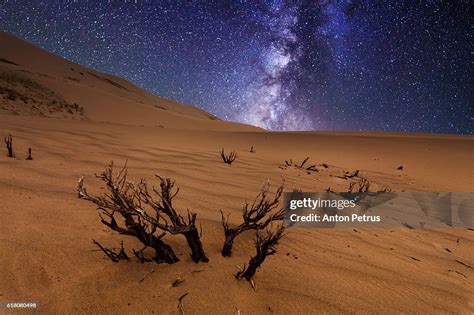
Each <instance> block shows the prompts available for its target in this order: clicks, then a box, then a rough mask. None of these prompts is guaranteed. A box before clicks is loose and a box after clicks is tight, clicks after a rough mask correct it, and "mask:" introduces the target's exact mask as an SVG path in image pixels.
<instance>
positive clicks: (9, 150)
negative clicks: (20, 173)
mask: <svg viewBox="0 0 474 315" xmlns="http://www.w3.org/2000/svg"><path fill="white" fill-rule="evenodd" d="M3 140H4V141H5V145H6V146H7V157H9V158H14V157H15V152H13V137H12V136H11V135H8V136H6V137H4V138H3Z"/></svg>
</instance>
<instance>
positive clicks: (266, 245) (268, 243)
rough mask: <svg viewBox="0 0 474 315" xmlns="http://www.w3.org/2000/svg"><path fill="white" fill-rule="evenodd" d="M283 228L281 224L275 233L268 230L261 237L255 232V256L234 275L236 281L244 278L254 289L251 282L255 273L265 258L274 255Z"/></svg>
mask: <svg viewBox="0 0 474 315" xmlns="http://www.w3.org/2000/svg"><path fill="white" fill-rule="evenodd" d="M284 231H285V227H284V225H283V224H281V225H279V226H278V227H277V229H276V230H275V231H272V230H270V229H268V230H266V231H265V235H263V236H262V235H261V234H260V233H259V231H257V235H256V240H255V248H256V255H255V256H253V257H252V258H250V261H249V263H248V264H247V265H244V267H243V268H242V269H241V270H239V272H238V273H237V274H236V275H235V277H236V278H237V279H242V278H245V279H246V280H247V281H249V282H250V283H251V284H252V286H253V287H254V289H256V286H255V282H254V281H253V276H254V275H255V273H256V272H257V269H258V268H259V267H260V266H261V265H262V263H263V262H264V261H265V259H266V258H267V256H271V255H273V254H275V253H276V246H277V244H278V241H279V240H280V239H281V238H282V237H283V235H284Z"/></svg>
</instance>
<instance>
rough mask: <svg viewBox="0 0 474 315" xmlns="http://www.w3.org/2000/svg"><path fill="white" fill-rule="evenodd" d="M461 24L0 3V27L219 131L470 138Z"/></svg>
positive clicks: (396, 11) (399, 5)
mask: <svg viewBox="0 0 474 315" xmlns="http://www.w3.org/2000/svg"><path fill="white" fill-rule="evenodd" d="M469 12H470V8H469V4H468V2H467V1H453V2H449V1H442V2H441V1H423V2H418V1H358V0H357V1H349V0H345V1H330V0H324V1H224V0H215V1H146V2H145V1H136V3H135V2H132V3H130V2H120V1H110V2H105V1H103V2H99V1H93V2H85V1H77V2H72V1H45V2H40V1H16V0H15V1H3V2H0V27H1V30H3V31H7V32H10V33H12V34H14V35H16V36H18V37H20V38H23V39H26V40H28V41H31V42H33V43H35V44H37V45H39V46H41V47H43V48H45V49H47V50H50V51H52V52H54V53H56V54H58V55H61V56H63V57H65V58H67V59H70V60H72V61H75V62H78V63H80V64H82V65H85V66H88V67H92V68H95V69H97V70H99V71H104V72H109V73H112V74H115V75H118V76H121V77H124V78H126V79H128V80H130V81H132V82H134V83H135V84H137V85H139V86H141V87H143V88H145V89H147V90H149V91H151V92H153V93H155V94H158V95H160V96H163V97H167V98H172V99H176V100H178V101H180V102H184V103H190V104H193V105H195V106H199V107H201V108H203V109H206V110H208V111H210V112H212V113H214V114H216V115H217V116H219V117H221V118H223V119H227V120H233V121H240V122H245V123H249V124H253V125H257V126H261V127H264V128H267V129H272V130H381V131H414V132H433V133H462V134H472V133H473V116H474V115H473V109H472V108H473V106H472V105H473V98H474V96H473V93H472V91H471V89H472V87H473V86H474V84H473V83H474V82H473V80H472V70H473V69H472V65H473V60H472V51H474V49H473V45H472V43H473V29H472V24H473V22H474V21H473V19H472V17H471V16H470V15H469ZM0 56H1V52H0Z"/></svg>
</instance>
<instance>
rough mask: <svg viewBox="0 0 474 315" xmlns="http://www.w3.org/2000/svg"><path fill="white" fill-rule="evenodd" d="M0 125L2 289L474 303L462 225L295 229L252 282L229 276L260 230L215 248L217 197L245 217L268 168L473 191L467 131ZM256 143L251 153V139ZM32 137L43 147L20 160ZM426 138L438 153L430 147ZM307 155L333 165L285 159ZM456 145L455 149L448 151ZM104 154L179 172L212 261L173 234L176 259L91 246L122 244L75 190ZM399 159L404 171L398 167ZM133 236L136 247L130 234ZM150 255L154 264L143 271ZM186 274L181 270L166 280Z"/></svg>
mask: <svg viewBox="0 0 474 315" xmlns="http://www.w3.org/2000/svg"><path fill="white" fill-rule="evenodd" d="M0 126H1V127H0V133H2V134H6V133H7V132H11V133H13V134H14V136H15V141H16V142H15V145H16V148H17V151H18V158H19V159H18V160H13V159H8V158H6V157H4V152H3V151H2V157H0V173H1V174H2V177H1V179H0V195H1V196H0V200H2V207H1V208H0V212H1V216H2V218H3V219H2V222H4V223H3V224H2V229H1V232H0V247H1V251H2V252H3V253H7V255H6V256H4V257H7V259H2V260H1V269H2V271H3V272H2V278H3V279H2V281H0V283H1V285H0V294H2V300H5V299H6V300H9V299H18V298H20V299H27V300H29V299H32V300H37V301H40V302H41V304H42V310H43V311H45V312H48V313H49V312H55V313H64V312H66V313H67V312H74V311H81V312H88V313H90V312H100V311H101V312H129V311H134V312H145V311H147V310H154V311H155V313H167V312H174V311H175V310H176V306H177V299H178V297H179V296H181V295H182V294H184V293H186V292H189V295H188V296H187V297H186V298H185V299H184V305H185V309H186V311H187V312H189V313H194V312H201V313H204V312H206V310H209V309H211V310H213V312H215V313H233V312H234V313H235V312H237V310H238V309H240V310H241V313H251V312H252V313H254V312H258V313H265V312H269V310H268V308H269V307H270V308H271V310H272V311H275V312H277V313H285V312H289V311H292V312H304V313H308V312H315V311H329V312H339V311H349V312H351V311H381V310H385V311H389V310H391V311H394V310H395V311H404V312H414V311H419V312H437V311H438V312H445V311H452V312H469V311H473V310H474V309H473V307H474V306H473V304H472V302H473V301H472V297H473V293H474V287H473V282H472V279H473V277H474V273H473V271H472V266H474V255H473V254H472V253H473V249H474V236H473V232H472V231H469V230H465V229H443V230H437V231H428V230H409V229H403V228H402V227H400V228H399V229H394V230H360V231H358V232H354V231H353V230H351V229H349V230H344V229H342V230H341V229H336V230H316V229H298V230H296V229H295V230H290V232H289V233H288V235H287V237H286V238H285V239H284V240H283V241H282V243H281V247H280V249H279V252H278V253H277V255H275V256H274V257H271V258H269V259H268V261H267V262H266V263H265V266H264V268H262V269H261V270H260V271H259V272H258V274H257V277H256V280H257V283H258V286H259V290H258V292H257V293H254V292H253V291H252V290H251V288H250V286H249V285H248V283H246V282H245V281H242V282H239V281H236V280H235V279H234V278H233V276H232V273H233V272H235V271H236V269H237V267H236V265H238V264H242V263H244V262H245V261H246V260H247V258H248V257H249V255H251V254H252V251H253V248H252V241H251V238H252V233H248V234H246V235H245V237H244V238H242V239H239V240H238V241H237V242H236V247H235V255H234V257H232V258H230V259H224V258H222V257H221V256H220V254H219V250H220V246H221V244H222V238H223V235H222V233H223V232H222V228H221V226H220V222H219V220H220V214H219V210H220V209H224V210H225V211H229V212H232V213H233V215H232V216H231V221H232V222H237V219H238V213H239V209H240V207H241V205H242V203H243V202H244V201H245V200H249V199H251V198H253V197H254V195H255V194H256V192H257V190H258V188H259V187H260V185H261V184H262V183H263V182H264V181H265V180H267V179H270V181H271V182H272V183H274V184H275V185H276V184H278V183H279V182H280V180H281V178H282V177H283V178H285V179H286V185H287V187H288V189H291V188H293V187H298V188H301V189H303V190H309V191H317V190H321V189H325V188H327V187H328V186H331V187H332V188H333V189H335V190H338V189H339V190H343V189H345V188H347V184H348V183H347V182H345V181H343V180H339V179H335V178H334V177H331V176H330V175H336V174H341V173H342V171H343V170H352V169H354V168H355V167H357V168H359V169H361V170H362V172H363V173H364V175H365V176H367V177H368V178H369V179H370V180H372V181H373V182H375V183H376V184H379V185H388V186H390V187H392V188H393V189H394V190H397V191H400V190H408V191H414V190H426V191H432V190H435V191H436V190H454V191H468V190H469V189H470V188H471V187H472V166H469V158H470V155H469V154H470V153H469V152H472V139H470V138H465V137H464V138H463V137H452V138H449V137H447V138H436V137H428V138H424V137H421V136H419V137H413V138H408V139H404V138H403V137H391V136H387V137H383V136H381V135H375V136H371V135H365V136H364V137H359V136H349V135H342V136H337V135H336V136H334V135H325V134H322V135H319V134H273V133H266V132H264V133H260V134H259V133H239V132H208V131H193V132H190V131H183V130H172V129H167V128H150V127H128V128H124V127H123V126H119V125H114V124H105V123H93V122H85V121H68V123H67V124H66V123H65V121H64V120H53V119H44V118H25V117H16V116H9V115H1V116H0ZM339 142H344V143H348V146H349V148H347V149H346V150H348V151H346V153H345V154H341V153H340V152H338V150H337V149H336V147H335V145H332V144H333V143H339ZM224 145H225V147H226V148H229V149H230V148H233V149H236V150H237V153H238V154H239V158H238V161H237V162H236V163H235V164H234V165H233V166H231V167H229V166H227V165H225V164H224V163H222V162H221V161H220V158H219V156H218V150H219V149H220V147H221V146H224ZM251 145H254V146H255V148H256V150H257V153H256V154H250V153H249V152H248V149H249V147H250V146H251ZM29 146H31V147H33V149H34V151H33V153H34V157H35V160H33V161H24V160H23V157H24V152H25V150H26V148H27V147H29ZM351 146H354V147H356V148H357V150H349V149H350V148H351ZM324 147H326V149H325V150H323V149H322V148H324ZM394 152H403V154H398V155H394V154H395V153H394ZM427 152H431V153H432V154H433V156H434V157H436V158H433V159H429V160H426V159H424V156H425V155H426V153H427ZM305 155H309V156H310V157H312V160H314V161H315V162H325V163H327V164H329V165H330V167H329V169H327V170H324V171H321V172H320V173H317V174H312V175H308V174H306V173H304V172H297V171H295V170H291V171H290V170H283V169H280V168H279V166H281V165H282V164H283V161H284V160H285V159H288V158H290V157H291V158H293V159H295V160H301V159H302V158H304V157H305ZM446 155H448V156H446ZM443 156H445V158H443ZM453 156H457V157H456V159H455V160H456V163H450V164H447V162H448V160H449V161H451V160H453V159H454V158H453ZM374 159H377V160H374ZM109 160H115V161H116V163H119V164H122V163H124V162H125V161H126V160H128V165H129V167H130V174H131V176H132V177H133V178H136V179H138V178H140V177H146V178H148V179H150V180H152V177H153V174H154V173H156V172H159V173H160V174H162V175H166V176H171V177H173V178H174V179H176V180H177V183H178V185H179V186H180V187H181V192H180V195H179V198H178V200H177V203H178V205H179V206H180V208H181V209H182V210H185V209H186V208H190V209H194V210H195V211H197V212H198V214H199V217H198V218H199V220H200V221H201V222H202V224H203V231H204V236H203V241H204V245H205V248H206V251H207V253H208V254H209V256H210V259H211V262H210V263H208V264H198V265H196V264H194V263H192V262H191V261H190V258H189V255H188V249H187V248H186V247H185V246H184V242H183V240H182V239H180V238H179V237H175V238H171V237H169V238H168V239H169V241H170V243H171V244H173V246H174V247H175V248H176V250H177V252H178V253H180V254H181V255H180V258H181V259H182V261H181V262H179V263H177V264H175V265H156V264H152V263H149V264H145V265H142V264H139V263H136V262H134V261H132V262H121V263H119V264H113V263H111V262H109V261H106V260H102V255H101V253H98V252H95V251H92V250H93V249H94V246H93V245H92V244H91V239H98V240H101V241H102V242H104V243H105V244H107V245H110V246H116V245H117V244H118V242H119V240H120V239H121V238H120V237H118V236H117V235H115V234H114V233H110V232H108V231H107V230H106V229H104V227H103V226H102V225H101V224H100V223H99V221H98V217H97V213H96V211H95V210H94V207H93V206H92V205H91V204H89V203H87V202H85V201H82V200H78V199H77V198H76V195H75V191H74V188H75V185H76V182H77V179H78V177H79V176H80V175H86V183H87V184H88V186H89V187H91V189H93V191H96V192H97V191H98V190H97V188H98V187H99V183H98V182H97V181H96V180H95V179H94V178H93V176H92V174H93V173H95V172H100V171H101V170H102V169H103V166H104V165H105V164H106V163H107V162H108V161H109ZM422 160H423V161H424V162H423V163H420V162H419V161H422ZM399 164H402V165H404V166H405V170H404V171H402V172H400V171H396V170H395V168H396V166H398V165H399ZM434 170H439V172H440V173H438V174H437V172H436V171H434ZM466 173H467V175H466ZM435 175H436V176H435ZM458 240H459V241H458ZM125 246H126V247H127V248H131V247H133V246H135V247H138V245H137V244H136V243H135V242H134V241H133V240H131V239H129V238H125ZM446 248H447V249H449V250H450V251H451V252H448V251H447V250H446ZM412 257H414V258H416V259H418V260H415V259H413V258H412ZM457 261H460V262H463V263H465V264H466V265H468V266H471V268H470V267H466V266H465V265H462V264H461V263H459V262H457ZM151 269H154V270H155V272H154V273H151V274H150V275H148V276H147V277H146V279H145V281H143V282H142V283H139V282H138V280H139V279H140V278H141V277H142V276H143V275H144V274H146V273H147V272H148V271H150V270H151ZM195 270H204V271H202V272H194V273H193V271H195ZM179 276H181V277H183V278H184V279H185V280H186V282H185V283H183V284H182V285H181V286H179V287H176V288H171V287H170V284H171V283H172V282H173V281H174V280H175V279H176V278H177V277H179ZM129 304H130V305H129Z"/></svg>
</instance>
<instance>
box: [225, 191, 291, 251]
mask: <svg viewBox="0 0 474 315" xmlns="http://www.w3.org/2000/svg"><path fill="white" fill-rule="evenodd" d="M269 188H270V184H269V183H268V182H267V183H265V185H263V187H262V190H261V192H260V193H259V194H258V195H257V197H256V198H255V200H254V202H253V203H252V205H249V204H248V203H245V205H244V207H243V208H242V219H243V222H242V223H240V224H239V225H238V226H236V227H233V228H231V227H230V226H229V222H228V221H229V215H228V216H227V217H226V216H225V215H224V212H223V211H222V210H221V216H222V226H223V227H224V235H225V240H224V245H223V247H222V252H221V253H222V256H224V257H226V256H230V255H231V254H232V247H233V244H234V240H235V238H236V237H237V236H238V235H239V234H240V233H242V232H244V231H247V230H262V229H264V228H266V227H267V226H268V225H269V224H270V223H271V222H272V221H277V220H283V218H284V209H283V207H281V208H280V209H279V210H277V211H275V212H273V211H274V210H275V209H276V208H277V207H278V206H279V203H280V198H281V195H282V193H283V185H281V186H280V187H279V188H278V189H277V191H276V193H275V196H274V197H273V199H269V198H268V192H269Z"/></svg>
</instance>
